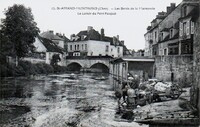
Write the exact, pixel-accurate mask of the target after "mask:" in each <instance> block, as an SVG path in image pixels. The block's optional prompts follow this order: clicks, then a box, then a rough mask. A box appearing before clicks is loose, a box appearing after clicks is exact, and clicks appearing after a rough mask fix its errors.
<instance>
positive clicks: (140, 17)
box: [0, 0, 182, 50]
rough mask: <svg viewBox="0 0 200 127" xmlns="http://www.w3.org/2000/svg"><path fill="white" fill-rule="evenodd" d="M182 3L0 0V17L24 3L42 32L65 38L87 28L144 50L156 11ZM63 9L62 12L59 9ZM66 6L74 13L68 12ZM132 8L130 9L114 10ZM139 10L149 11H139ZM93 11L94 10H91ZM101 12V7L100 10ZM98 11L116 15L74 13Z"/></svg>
mask: <svg viewBox="0 0 200 127" xmlns="http://www.w3.org/2000/svg"><path fill="white" fill-rule="evenodd" d="M181 1H182V0H0V18H5V16H4V13H3V11H4V9H7V8H8V7H9V6H12V5H13V4H24V5H25V6H26V7H30V8H31V9H32V13H33V15H34V18H35V21H36V22H37V24H38V27H39V28H40V30H41V32H44V31H47V30H53V31H54V32H55V33H62V34H63V33H64V34H65V35H66V36H67V37H68V38H70V35H71V34H77V33H78V32H79V31H81V30H86V29H87V26H93V28H94V29H95V30H97V31H99V32H100V29H101V28H104V30H105V35H106V36H111V37H113V36H116V35H119V37H120V40H124V41H125V45H126V46H127V48H128V49H135V50H138V49H144V46H145V44H144V42H145V41H144V34H145V32H146V28H147V26H148V25H150V22H151V21H152V20H153V18H155V16H156V15H157V13H158V12H160V11H166V6H169V5H170V3H176V5H178V4H179V3H180V2H181ZM58 7H59V8H62V7H64V8H63V9H58ZM67 7H75V8H72V9H74V10H69V9H67ZM76 7H97V8H99V7H100V8H101V7H103V8H104V9H105V10H99V11H98V10H79V9H77V8H76ZM121 7H123V8H129V9H130V8H132V9H133V10H116V9H121ZM142 8H148V10H147V9H142ZM93 9H95V8H93ZM101 9H102V8H101ZM85 12H89V13H92V12H95V13H97V12H100V13H105V12H108V13H112V12H113V13H116V15H105V14H104V15H78V14H77V13H85Z"/></svg>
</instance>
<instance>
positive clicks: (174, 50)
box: [169, 46, 178, 55]
mask: <svg viewBox="0 0 200 127" xmlns="http://www.w3.org/2000/svg"><path fill="white" fill-rule="evenodd" d="M177 54H178V46H174V47H170V48H169V55H177Z"/></svg>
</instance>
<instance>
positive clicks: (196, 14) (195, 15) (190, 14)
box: [179, 7, 198, 20]
mask: <svg viewBox="0 0 200 127" xmlns="http://www.w3.org/2000/svg"><path fill="white" fill-rule="evenodd" d="M190 17H192V18H194V19H196V18H197V17H198V10H197V7H195V8H193V9H192V10H191V11H190V12H189V13H188V14H187V15H186V16H184V17H181V18H179V20H182V19H186V18H190Z"/></svg>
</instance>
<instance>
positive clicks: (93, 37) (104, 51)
mask: <svg viewBox="0 0 200 127" xmlns="http://www.w3.org/2000/svg"><path fill="white" fill-rule="evenodd" d="M124 47H125V45H124V42H123V41H120V40H119V36H116V37H108V36H105V34H104V29H101V33H99V32H98V31H96V30H94V29H93V28H92V27H90V26H89V27H88V29H87V30H85V31H80V32H79V33H78V34H77V35H74V34H73V35H71V39H70V42H68V56H69V57H72V56H82V57H84V56H111V57H122V56H123V55H124V52H125V51H124V50H125V49H124ZM125 48H126V47H125ZM126 49H127V48H126Z"/></svg>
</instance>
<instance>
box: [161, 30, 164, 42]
mask: <svg viewBox="0 0 200 127" xmlns="http://www.w3.org/2000/svg"><path fill="white" fill-rule="evenodd" d="M163 39H164V33H163V32H162V33H161V41H163Z"/></svg>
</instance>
